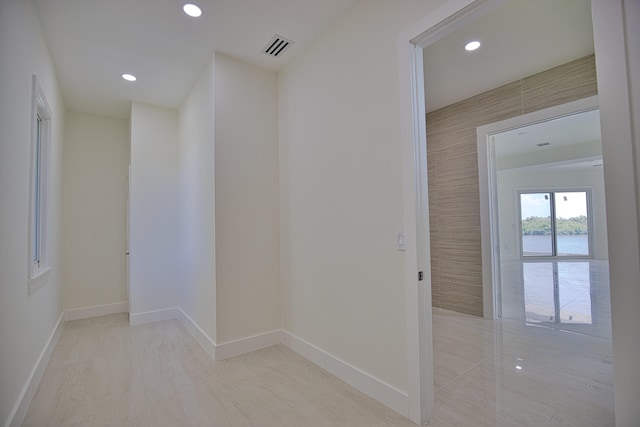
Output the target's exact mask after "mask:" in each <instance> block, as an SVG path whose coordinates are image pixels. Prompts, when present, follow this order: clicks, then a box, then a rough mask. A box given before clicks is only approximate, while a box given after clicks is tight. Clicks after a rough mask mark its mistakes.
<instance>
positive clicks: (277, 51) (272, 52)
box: [262, 34, 293, 58]
mask: <svg viewBox="0 0 640 427" xmlns="http://www.w3.org/2000/svg"><path fill="white" fill-rule="evenodd" d="M292 44H293V41H291V40H289V39H285V38H284V37H282V36H279V35H277V34H276V35H275V36H273V38H272V39H271V41H269V43H267V45H266V46H265V47H264V49H262V53H265V54H267V55H269V56H273V57H274V58H278V57H279V56H280V55H282V54H283V53H284V52H285V51H286V50H287V49H288V48H289V46H291V45H292Z"/></svg>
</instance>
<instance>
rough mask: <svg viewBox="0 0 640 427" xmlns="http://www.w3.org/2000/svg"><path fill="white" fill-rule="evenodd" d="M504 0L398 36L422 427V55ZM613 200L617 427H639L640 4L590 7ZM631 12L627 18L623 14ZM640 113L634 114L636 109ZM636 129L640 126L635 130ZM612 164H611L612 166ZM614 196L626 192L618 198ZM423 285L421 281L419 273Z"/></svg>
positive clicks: (604, 0) (425, 386) (600, 2)
mask: <svg viewBox="0 0 640 427" xmlns="http://www.w3.org/2000/svg"><path fill="white" fill-rule="evenodd" d="M503 2H504V1H503V0H477V1H473V0H450V1H448V2H447V3H445V4H444V5H443V6H442V7H440V8H439V9H437V10H436V11H434V12H432V13H430V14H429V15H427V16H425V17H423V18H422V19H420V20H419V21H417V23H416V24H415V25H413V26H411V27H409V28H408V29H407V30H406V31H404V32H403V33H402V34H400V35H399V37H398V67H399V78H400V81H399V84H400V114H401V120H402V121H401V124H402V151H403V197H404V202H403V208H404V222H405V230H406V243H407V251H406V256H405V287H406V294H407V370H408V390H407V392H408V408H407V409H408V410H407V413H408V415H409V418H410V419H411V420H412V421H414V422H416V423H418V424H424V423H426V422H428V421H429V419H431V417H432V416H433V394H434V387H433V348H432V331H431V280H430V277H431V274H430V268H429V266H430V259H431V255H430V252H429V234H428V230H429V217H428V215H429V214H428V195H427V167H426V164H427V163H426V127H425V106H424V105H425V104H424V93H423V85H424V72H423V67H422V49H423V48H424V47H425V46H427V45H429V44H430V43H433V42H435V41H436V40H437V39H439V38H442V37H444V36H446V35H447V34H449V33H450V32H453V31H455V30H456V29H458V28H460V27H461V26H463V25H465V24H466V23H468V22H470V21H472V20H473V19H475V18H476V17H477V16H479V15H481V14H483V13H486V12H487V11H489V10H490V9H492V8H494V7H497V6H499V5H500V4H502V3H503ZM592 11H593V26H594V39H595V50H596V68H597V71H598V88H599V92H600V94H599V99H600V123H601V128H602V130H601V133H602V140H603V144H602V145H603V156H604V175H605V187H606V191H607V194H608V195H610V196H609V197H607V200H606V204H607V212H609V213H611V215H610V216H609V218H608V222H609V223H608V227H607V228H608V231H607V234H608V236H609V254H610V257H611V258H610V277H611V288H612V298H611V300H612V301H611V303H612V325H613V352H614V360H615V369H614V378H615V384H616V390H615V407H616V408H615V415H616V423H617V424H620V425H621V426H622V425H625V426H626V425H629V426H631V425H633V424H632V423H633V420H636V421H637V419H638V417H639V416H640V405H638V404H637V396H639V395H640V381H638V379H640V376H639V375H640V374H639V375H631V373H633V372H636V373H638V372H639V371H638V370H637V357H638V356H640V339H638V338H639V337H640V335H639V334H640V332H638V328H637V322H638V321H640V313H639V312H638V310H637V305H638V303H640V287H638V286H637V280H638V277H640V231H639V227H638V222H639V221H640V173H639V172H637V170H640V155H638V154H637V152H640V147H638V142H637V134H636V132H637V129H635V127H636V126H637V122H638V116H639V113H638V111H639V110H640V108H638V104H639V97H638V94H637V91H636V92H632V91H631V88H632V87H636V86H635V85H638V84H640V82H639V80H640V79H639V78H638V77H637V75H635V74H633V73H632V72H631V70H638V68H640V65H639V63H640V60H639V58H638V54H637V53H636V52H637V51H636V50H634V49H637V47H638V44H639V43H640V42H639V40H638V34H640V31H638V29H639V28H638V27H640V24H638V22H640V21H638V20H637V19H635V18H637V17H638V16H640V3H639V2H637V1H635V0H632V1H629V0H592ZM625 13H627V14H629V16H625ZM632 105H633V106H634V107H635V110H632V108H631V106H632ZM634 123H636V125H635V126H634ZM609 165H610V166H609ZM616 189H624V191H620V193H619V194H616V193H615V191H616ZM418 271H423V272H424V276H425V280H424V281H422V282H420V283H421V284H423V285H421V284H419V282H418V280H417V274H416V273H417V272H418Z"/></svg>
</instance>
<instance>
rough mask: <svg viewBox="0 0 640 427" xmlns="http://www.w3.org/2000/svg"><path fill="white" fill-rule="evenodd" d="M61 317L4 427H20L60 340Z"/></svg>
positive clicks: (62, 323)
mask: <svg viewBox="0 0 640 427" xmlns="http://www.w3.org/2000/svg"><path fill="white" fill-rule="evenodd" d="M63 317H64V313H61V314H60V317H59V318H58V322H57V323H56V326H55V327H54V328H53V331H52V332H51V335H50V336H49V340H48V341H47V344H45V346H44V349H43V350H42V353H40V357H38V361H37V362H36V364H35V366H34V367H33V370H32V371H31V374H30V375H29V379H28V380H27V382H26V384H25V385H24V388H23V389H22V393H20V397H18V401H17V402H16V404H15V406H14V407H13V410H12V411H11V414H10V415H9V419H8V420H7V422H6V424H5V427H9V426H11V427H13V426H16V427H17V426H20V425H22V422H23V421H24V417H25V416H26V415H27V410H28V409H29V405H30V404H31V400H32V399H33V396H34V395H35V394H36V390H37V388H38V385H39V384H40V380H41V379H42V375H43V374H44V371H45V369H47V365H48V364H49V360H51V354H52V353H53V349H54V348H55V347H56V344H57V343H58V339H59V338H60V334H61V333H62V330H63V329H64V322H63Z"/></svg>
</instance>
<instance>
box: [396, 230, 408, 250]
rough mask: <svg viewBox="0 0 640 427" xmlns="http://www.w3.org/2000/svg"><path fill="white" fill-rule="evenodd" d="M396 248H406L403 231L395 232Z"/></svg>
mask: <svg viewBox="0 0 640 427" xmlns="http://www.w3.org/2000/svg"><path fill="white" fill-rule="evenodd" d="M396 249H397V250H399V251H404V250H405V249H406V245H405V235H404V231H398V233H397V234H396Z"/></svg>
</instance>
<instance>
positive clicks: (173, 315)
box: [129, 307, 180, 326]
mask: <svg viewBox="0 0 640 427" xmlns="http://www.w3.org/2000/svg"><path fill="white" fill-rule="evenodd" d="M179 318H180V309H179V308H175V307H174V308H165V309H162V310H154V311H145V312H142V313H129V324H130V325H131V326H137V325H143V324H145V323H153V322H160V321H162V320H171V319H179Z"/></svg>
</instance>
